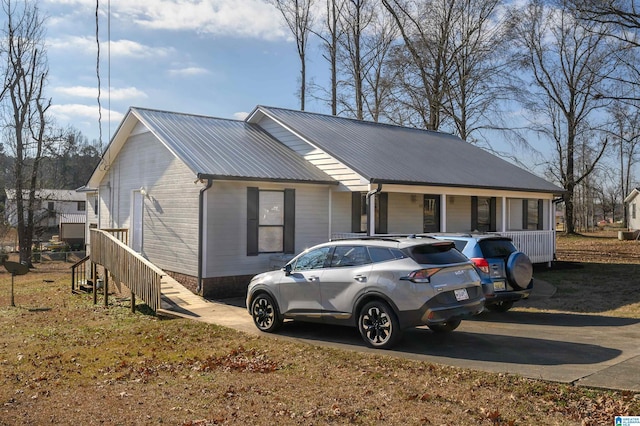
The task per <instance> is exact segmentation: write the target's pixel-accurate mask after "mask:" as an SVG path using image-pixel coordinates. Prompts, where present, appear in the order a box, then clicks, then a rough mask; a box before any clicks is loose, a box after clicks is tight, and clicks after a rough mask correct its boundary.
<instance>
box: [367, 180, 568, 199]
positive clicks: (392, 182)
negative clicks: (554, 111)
mask: <svg viewBox="0 0 640 426" xmlns="http://www.w3.org/2000/svg"><path fill="white" fill-rule="evenodd" d="M369 182H370V183H380V184H383V185H385V184H386V185H407V186H440V187H444V188H472V189H492V190H497V191H513V192H544V193H548V194H554V195H564V194H566V193H567V191H565V190H563V189H560V188H558V190H551V189H547V188H515V187H506V186H482V185H463V184H451V183H442V182H414V181H399V180H392V179H380V178H370V179H369Z"/></svg>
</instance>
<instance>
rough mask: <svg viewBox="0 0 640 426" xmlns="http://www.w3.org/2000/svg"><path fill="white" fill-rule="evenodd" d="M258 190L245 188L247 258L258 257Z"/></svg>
mask: <svg viewBox="0 0 640 426" xmlns="http://www.w3.org/2000/svg"><path fill="white" fill-rule="evenodd" d="M259 196H260V193H259V191H258V188H254V187H248V188H247V256H257V255H258V204H259V202H260V198H259Z"/></svg>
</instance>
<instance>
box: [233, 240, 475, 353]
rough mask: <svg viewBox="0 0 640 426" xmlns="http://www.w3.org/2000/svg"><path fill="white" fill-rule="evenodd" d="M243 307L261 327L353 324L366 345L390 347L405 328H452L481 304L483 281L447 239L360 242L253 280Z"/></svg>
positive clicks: (319, 249)
mask: <svg viewBox="0 0 640 426" xmlns="http://www.w3.org/2000/svg"><path fill="white" fill-rule="evenodd" d="M246 306H247V310H248V311H249V313H250V314H251V316H252V317H253V321H254V323H255V325H256V326H257V327H258V329H260V330H262V331H265V332H273V331H276V330H277V329H278V328H279V327H280V326H281V325H282V322H283V320H284V319H286V318H288V319H294V320H300V321H313V322H323V323H330V324H342V325H350V326H354V327H358V329H359V331H360V334H361V335H362V338H363V339H364V341H365V342H366V343H367V345H369V346H371V347H374V348H390V347H392V346H393V345H394V344H396V343H397V342H398V340H399V339H400V337H401V333H402V330H403V329H405V328H408V327H414V326H419V325H427V326H428V327H429V328H430V329H431V330H433V331H435V332H448V331H453V330H455V329H456V328H457V327H458V326H459V325H460V322H461V319H462V318H465V317H469V316H471V315H475V314H478V313H480V312H481V311H482V309H483V307H484V293H483V290H482V286H481V280H480V276H479V275H478V272H477V271H476V269H475V267H474V265H473V263H472V262H470V261H469V259H467V258H466V257H465V256H464V255H462V254H461V253H460V252H459V251H458V250H456V249H455V247H454V244H453V243H452V242H450V241H439V240H437V239H434V238H430V237H413V238H411V237H403V238H378V237H369V238H358V239H348V240H339V241H332V242H328V243H323V244H319V245H317V246H314V247H311V248H310V249H308V250H306V251H304V252H303V253H301V254H299V255H298V256H296V257H295V258H293V259H292V260H291V261H290V262H289V263H287V264H286V265H285V267H284V268H282V269H280V270H278V271H270V272H265V273H262V274H259V275H256V276H255V277H253V279H252V280H251V282H250V283H249V287H248V291H247V305H246Z"/></svg>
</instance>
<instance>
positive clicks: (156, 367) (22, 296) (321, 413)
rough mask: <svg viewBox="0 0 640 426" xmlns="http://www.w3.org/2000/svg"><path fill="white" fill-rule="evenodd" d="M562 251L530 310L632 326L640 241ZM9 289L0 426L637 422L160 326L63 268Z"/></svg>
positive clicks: (486, 382) (515, 391)
mask: <svg viewBox="0 0 640 426" xmlns="http://www.w3.org/2000/svg"><path fill="white" fill-rule="evenodd" d="M558 246H559V260H560V261H561V266H562V267H558V269H557V270H555V269H553V270H551V271H540V272H539V271H536V274H540V276H541V277H542V276H544V279H545V280H548V281H550V282H553V283H554V284H555V285H556V286H557V287H558V293H557V294H556V296H554V298H552V300H550V301H548V302H549V303H547V304H544V305H543V306H534V307H532V308H527V309H544V310H557V311H563V312H570V313H571V312H580V313H585V312H586V313H591V314H594V315H595V314H597V315H615V316H626V317H634V318H640V300H638V297H639V296H638V294H640V292H638V291H637V290H638V288H639V287H640V278H639V277H640V274H638V268H639V267H640V243H636V242H619V241H617V240H615V239H611V238H609V239H602V238H584V237H575V238H562V237H561V238H559V242H558ZM569 262H570V263H569ZM612 281H613V282H612ZM10 283H11V277H10V276H9V275H8V274H7V273H6V272H4V271H2V272H0V334H1V335H2V340H0V425H16V424H20V425H42V424H74V425H94V424H96V425H97V424H107V425H111V424H120V425H140V424H149V425H155V424H168V425H219V424H220V425H223V424H224V425H227V424H229V425H245V424H255V425H273V424H284V425H297V424H301V425H319V424H363V425H370V424H398V425H399V424H402V425H606V424H613V418H614V416H615V415H640V397H639V396H638V395H635V394H633V393H629V392H619V391H616V392H614V391H606V390H598V389H589V388H582V387H574V386H571V385H563V384H556V383H548V382H543V381H538V380H532V379H525V378H521V377H518V376H514V375H504V374H489V373H482V372H476V371H471V370H464V369H460V368H453V367H445V366H441V365H436V364H430V363H426V362H418V361H411V360H403V359H397V358H393V357H390V356H387V355H386V354H385V352H384V351H380V352H377V353H375V354H362V353H354V352H349V351H342V350H337V349H332V348H325V347H316V346H311V345H308V344H303V343H295V342H291V341H284V340H280V339H274V338H271V337H258V336H250V335H246V334H243V333H240V332H236V331H234V330H230V329H226V328H223V327H218V326H215V325H210V324H203V323H198V322H194V321H189V320H164V321H160V320H158V319H157V318H156V317H155V316H153V315H152V314H151V313H150V312H149V311H148V309H145V306H144V305H139V306H138V307H139V310H138V312H137V313H136V314H131V313H130V311H129V306H128V301H127V300H125V299H122V298H118V297H117V295H112V296H111V297H110V306H109V307H108V308H105V307H103V306H101V305H100V304H99V305H97V306H94V305H93V304H92V297H91V296H88V295H72V294H71V293H70V270H69V264H64V263H53V264H47V265H42V264H41V265H37V269H36V270H34V271H32V272H31V273H30V274H28V275H26V276H22V277H16V278H15V302H16V306H15V307H11V306H9V305H10V303H9V302H10V300H9V294H10ZM630 288H633V289H635V291H630V290H629V289H630ZM618 292H620V294H618ZM612 293H615V294H613V295H612ZM629 298H631V299H629Z"/></svg>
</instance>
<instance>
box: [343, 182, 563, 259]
mask: <svg viewBox="0 0 640 426" xmlns="http://www.w3.org/2000/svg"><path fill="white" fill-rule="evenodd" d="M345 198H350V199H349V200H345ZM346 202H350V204H351V209H350V210H351V223H350V229H345V228H346V226H345V223H344V221H342V222H341V220H340V206H341V205H343V204H344V203H346ZM332 205H333V208H332V213H333V214H332V220H331V234H330V238H331V239H339V238H346V237H350V236H356V235H360V236H361V235H389V234H422V233H463V234H470V233H495V234H499V235H504V236H507V237H510V238H511V239H512V240H513V241H514V244H515V245H516V247H518V248H519V249H520V250H521V251H523V252H524V253H526V254H527V255H528V256H529V257H530V258H531V261H532V262H534V263H548V262H551V261H553V260H554V258H555V252H556V239H555V237H556V231H555V202H554V194H552V193H544V192H532V191H513V190H497V189H493V190H492V189H482V188H449V187H426V186H417V185H415V186H413V185H393V184H377V185H369V190H368V191H367V192H362V191H353V192H350V193H347V194H344V193H339V192H336V193H334V194H333V196H332Z"/></svg>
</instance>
